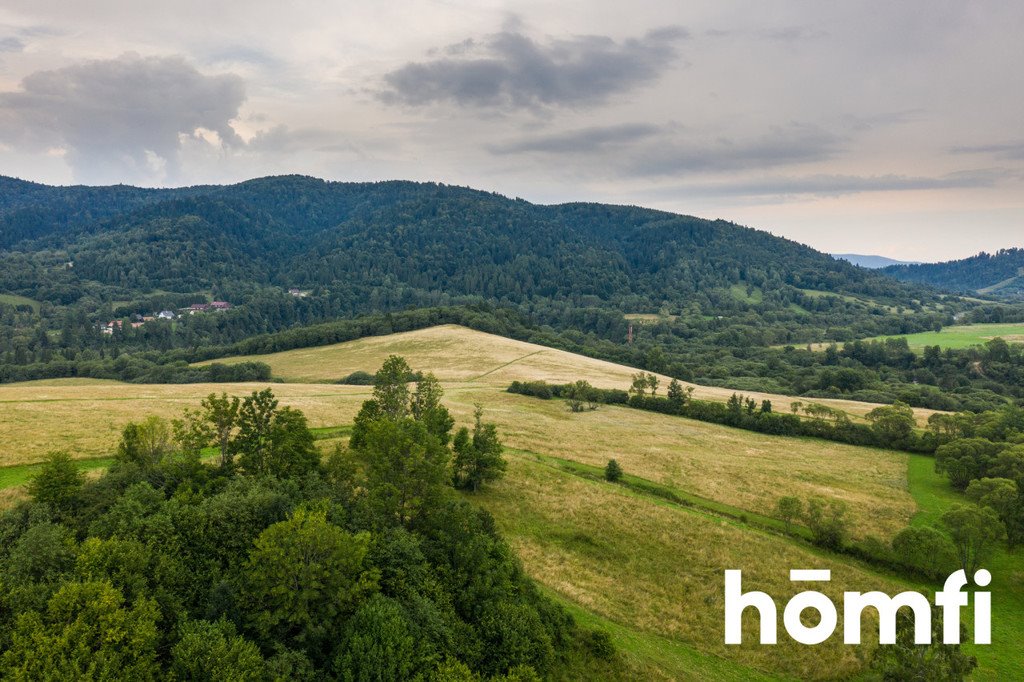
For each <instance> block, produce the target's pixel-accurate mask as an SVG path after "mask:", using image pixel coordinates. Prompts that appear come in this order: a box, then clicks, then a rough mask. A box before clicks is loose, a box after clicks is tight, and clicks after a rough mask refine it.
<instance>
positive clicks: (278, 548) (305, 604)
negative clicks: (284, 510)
mask: <svg viewBox="0 0 1024 682" xmlns="http://www.w3.org/2000/svg"><path fill="white" fill-rule="evenodd" d="M369 543H370V538H369V535H367V534H365V533H361V534H358V535H350V534H349V533H346V532H345V531H343V530H341V529H340V528H338V527H337V526H335V525H333V524H331V523H330V522H328V521H327V514H326V512H325V511H319V510H312V509H306V508H299V509H296V510H295V512H294V513H293V514H292V515H291V517H290V518H289V519H288V520H286V521H280V522H278V523H275V524H273V525H272V526H270V527H269V528H267V529H266V530H264V531H263V532H262V533H260V535H259V537H258V538H257V539H256V543H255V546H254V547H253V549H252V551H251V552H249V559H248V561H247V562H246V563H245V567H244V569H243V580H244V584H245V587H246V589H245V591H244V592H243V593H242V595H241V598H242V600H243V606H244V607H245V613H246V614H247V617H248V619H249V621H250V624H251V627H252V628H253V631H254V632H257V633H258V634H259V635H260V637H261V638H262V640H263V641H264V643H265V644H266V645H268V646H270V645H273V644H277V643H280V644H284V645H286V646H295V647H297V648H299V649H302V650H306V651H310V650H314V649H316V648H318V647H319V646H321V645H322V644H323V643H324V641H325V640H326V638H328V637H329V636H330V635H331V633H332V632H334V631H335V630H336V628H337V627H338V626H339V625H340V623H341V621H342V619H343V617H345V616H347V615H349V614H351V613H352V611H353V610H354V609H355V605H356V603H357V602H358V601H359V599H360V598H361V597H362V596H363V595H365V594H367V593H369V592H373V591H374V590H375V589H376V582H377V574H376V572H375V571H374V570H373V569H372V568H370V567H368V566H367V565H365V559H366V553H367V549H368V547H369Z"/></svg>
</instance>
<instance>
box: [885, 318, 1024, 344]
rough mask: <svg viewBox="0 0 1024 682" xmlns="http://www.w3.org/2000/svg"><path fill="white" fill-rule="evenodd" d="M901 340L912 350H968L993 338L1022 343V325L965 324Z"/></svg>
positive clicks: (909, 335) (1023, 324)
mask: <svg viewBox="0 0 1024 682" xmlns="http://www.w3.org/2000/svg"><path fill="white" fill-rule="evenodd" d="M884 338H887V337H884V336H879V337H877V338H875V339H871V340H876V341H877V340H880V339H884ZM903 338H905V339H906V340H907V343H908V344H909V345H910V347H911V348H912V349H914V350H920V349H922V348H924V347H925V346H940V347H942V348H970V347H971V346H980V345H981V344H983V343H985V342H987V341H991V340H992V339H995V338H1001V339H1003V340H1005V341H1007V342H1009V343H1024V323H1017V324H965V325H957V326H954V327H946V328H945V329H943V330H942V331H940V332H921V333H920V334H908V335H906V336H905V337H903Z"/></svg>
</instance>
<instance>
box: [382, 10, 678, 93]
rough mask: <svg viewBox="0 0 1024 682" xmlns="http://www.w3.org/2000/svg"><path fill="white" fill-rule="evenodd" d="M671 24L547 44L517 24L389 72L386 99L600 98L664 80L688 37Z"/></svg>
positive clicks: (386, 80)
mask: <svg viewBox="0 0 1024 682" xmlns="http://www.w3.org/2000/svg"><path fill="white" fill-rule="evenodd" d="M687 35H688V34H687V32H686V31H685V30H684V29H681V28H678V27H664V28H659V29H656V30H653V31H650V32H648V33H646V34H645V35H644V36H642V37H640V38H629V39H626V40H623V41H621V42H617V41H615V40H613V39H612V38H609V37H607V36H577V37H574V38H572V39H567V40H551V41H548V42H545V43H541V42H539V41H536V40H534V39H532V38H530V37H529V36H526V35H524V34H523V33H522V32H520V31H519V30H518V29H515V28H511V29H507V30H505V31H501V32H500V33H496V34H494V35H491V36H488V37H487V38H486V39H484V40H483V41H481V42H479V43H478V42H476V41H472V40H469V41H464V42H462V43H458V44H457V45H454V46H450V47H449V48H447V49H445V50H443V53H444V56H441V57H437V58H435V59H431V60H428V61H424V62H410V63H408V64H406V65H405V66H402V67H401V68H399V69H396V70H395V71H392V72H390V73H388V74H386V75H385V77H384V81H385V83H386V85H387V88H386V90H384V91H383V92H382V93H381V94H380V96H381V99H383V100H384V101H385V102H389V103H400V104H407V105H414V106H415V105H424V104H430V103H435V102H455V103H456V104H460V105H468V106H486V107H507V108H536V107H550V106H585V105H593V104H599V103H601V102H603V101H605V100H606V99H607V98H608V97H610V96H611V95H614V94H617V93H621V92H626V91H629V90H631V89H633V88H635V87H637V86H639V85H642V84H644V83H648V82H650V81H652V80H654V79H655V78H657V77H658V76H659V75H660V74H661V73H662V72H663V71H664V70H665V69H666V68H667V67H668V66H669V65H670V64H671V63H672V62H673V61H675V60H676V58H677V56H678V53H677V45H678V43H679V42H680V41H681V40H683V39H684V38H686V37H687Z"/></svg>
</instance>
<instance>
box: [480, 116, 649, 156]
mask: <svg viewBox="0 0 1024 682" xmlns="http://www.w3.org/2000/svg"><path fill="white" fill-rule="evenodd" d="M663 130H664V128H662V127H660V126H655V125H648V124H646V123H624V124H621V125H611V126H595V127H591V128H581V129H579V130H571V131H568V132H562V133H554V134H551V135H541V136H537V137H527V138H523V139H519V140H514V141H511V142H505V143H502V144H495V145H490V146H489V147H488V149H489V150H490V151H491V152H492V153H494V154H519V153H523V152H541V153H547V154H566V153H569V154H585V153H592V152H596V151H598V150H600V149H603V148H605V147H608V146H612V145H621V144H625V143H630V142H636V141H637V140H642V139H646V138H649V137H652V136H654V135H657V134H659V133H661V132H663Z"/></svg>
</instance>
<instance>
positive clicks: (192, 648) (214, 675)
mask: <svg viewBox="0 0 1024 682" xmlns="http://www.w3.org/2000/svg"><path fill="white" fill-rule="evenodd" d="M265 668H266V662H265V661H264V660H263V656H262V655H261V654H260V650H259V647H257V646H256V645H255V644H254V643H253V642H250V641H249V640H247V639H245V638H244V637H242V636H240V635H238V634H237V633H236V632H235V626H234V625H233V624H232V623H230V622H228V621H227V620H223V619H222V620H219V621H217V622H215V623H211V622H209V621H205V620H190V621H186V622H185V623H184V624H183V625H182V626H181V639H180V640H179V641H178V643H177V644H175V645H174V648H173V649H172V650H171V672H173V673H174V676H175V678H176V679H179V680H195V681H196V682H217V680H232V681H233V682H260V681H261V680H265V679H267V675H266V670H265Z"/></svg>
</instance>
